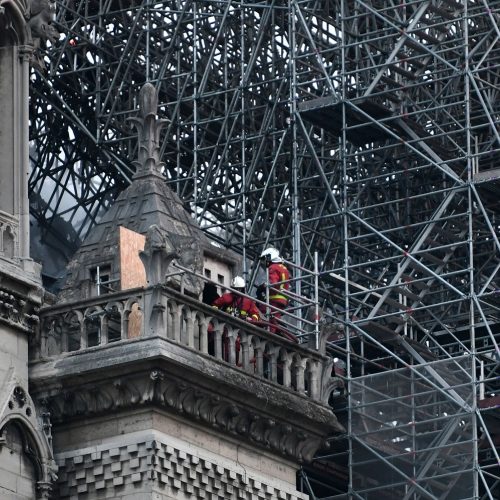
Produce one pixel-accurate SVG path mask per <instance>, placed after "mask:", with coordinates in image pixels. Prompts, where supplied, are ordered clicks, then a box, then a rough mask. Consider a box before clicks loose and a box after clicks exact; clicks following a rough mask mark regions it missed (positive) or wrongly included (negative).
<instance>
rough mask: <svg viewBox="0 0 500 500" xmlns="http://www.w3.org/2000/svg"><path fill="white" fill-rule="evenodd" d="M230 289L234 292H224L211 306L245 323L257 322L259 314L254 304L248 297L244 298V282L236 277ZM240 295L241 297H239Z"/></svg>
mask: <svg viewBox="0 0 500 500" xmlns="http://www.w3.org/2000/svg"><path fill="white" fill-rule="evenodd" d="M231 287H232V288H234V289H235V290H236V292H239V293H234V292H226V293H225V294H223V295H222V296H221V297H219V298H218V299H216V300H214V302H212V305H213V306H214V307H215V308H217V309H220V310H222V311H224V312H226V313H228V314H232V315H233V316H236V317H238V318H241V319H246V320H247V321H259V320H260V312H259V309H258V308H257V306H256V305H255V302H254V301H253V300H252V299H250V298H249V297H245V296H244V295H242V294H244V293H245V280H244V279H243V278H242V277H241V276H236V277H235V278H234V279H233V281H232V282H231ZM240 294H241V295H240Z"/></svg>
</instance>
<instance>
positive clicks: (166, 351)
mask: <svg viewBox="0 0 500 500" xmlns="http://www.w3.org/2000/svg"><path fill="white" fill-rule="evenodd" d="M123 373H127V374H130V375H127V376H123ZM174 374H175V375H174ZM30 381H31V382H32V384H33V385H32V394H34V395H35V396H34V397H35V398H36V399H37V400H38V401H42V402H43V404H44V405H45V406H46V407H47V408H48V410H49V411H50V413H51V416H52V418H53V419H54V421H56V422H57V421H64V422H68V421H70V420H71V419H75V418H80V417H86V418H87V417H89V416H90V415H98V414H102V413H106V412H109V411H111V410H112V411H117V410H121V409H126V408H133V407H140V406H144V405H154V406H157V407H158V408H161V409H163V410H166V411H169V412H173V413H175V414H178V415H182V416H185V417H188V418H189V419H192V420H194V421H197V422H200V423H201V424H203V425H206V426H209V427H211V428H213V429H217V430H219V431H221V432H224V433H229V434H232V435H237V436H238V437H239V438H240V439H246V440H248V441H249V442H251V443H253V444H257V445H259V446H263V447H266V448H268V449H271V450H272V451H273V452H275V453H279V454H282V455H284V456H287V457H288V458H289V459H294V460H297V461H308V460H310V459H311V458H312V456H313V454H314V453H315V452H316V450H317V449H318V448H320V447H321V446H322V445H323V443H324V440H325V439H326V437H328V436H329V435H331V434H332V433H336V432H337V433H338V432H342V431H343V430H344V429H343V428H342V426H341V425H340V424H339V423H338V421H337V419H336V417H335V415H334V414H333V412H332V411H331V409H330V408H328V407H326V406H325V405H323V404H321V403H319V402H317V401H313V400H311V399H310V398H308V397H307V396H304V395H301V394H298V393H296V392H294V391H292V390H290V389H286V388H283V387H280V386H277V385H275V384H273V383H271V382H269V381H266V380H262V379H260V378H258V377H256V376H254V375H252V374H249V373H246V372H244V371H242V370H241V369H238V368H234V367H232V366H228V365H227V364H225V363H223V362H218V361H216V360H214V359H212V358H210V357H208V356H204V355H202V354H200V353H198V352H196V351H193V350H191V349H186V348H185V347H183V346H179V345H176V344H175V343H173V342H169V341H168V339H164V338H159V337H149V338H147V339H137V340H135V341H127V342H125V343H115V344H110V345H108V346H107V347H106V348H99V349H88V350H86V351H85V352H81V353H70V354H68V355H66V356H65V357H63V358H58V359H57V360H51V361H45V362H40V363H33V364H32V365H31V367H30Z"/></svg>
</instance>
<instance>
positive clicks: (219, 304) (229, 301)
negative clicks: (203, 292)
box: [212, 276, 260, 366]
mask: <svg viewBox="0 0 500 500" xmlns="http://www.w3.org/2000/svg"><path fill="white" fill-rule="evenodd" d="M231 287H232V288H234V289H235V291H236V292H237V293H234V292H226V293H224V294H223V295H222V296H220V297H219V298H218V299H216V300H214V302H213V303H212V305H213V306H214V307H215V308H216V309H220V310H222V311H224V312H226V313H228V314H231V315H233V316H236V317H238V318H241V319H245V320H247V321H259V320H260V312H259V309H258V308H257V306H256V305H255V302H254V301H253V300H252V299H250V298H249V297H245V296H244V295H242V294H244V293H245V280H244V279H243V278H242V277H241V276H236V277H235V278H234V279H233V281H232V282H231ZM238 292H239V293H238ZM222 341H223V353H222V355H223V358H224V360H225V361H228V359H229V339H228V336H227V331H224V334H223V337H222ZM240 345H241V339H240V336H239V335H238V336H237V337H236V341H235V346H234V347H235V350H236V365H237V366H241V363H240Z"/></svg>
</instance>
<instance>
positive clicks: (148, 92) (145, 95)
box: [129, 83, 168, 178]
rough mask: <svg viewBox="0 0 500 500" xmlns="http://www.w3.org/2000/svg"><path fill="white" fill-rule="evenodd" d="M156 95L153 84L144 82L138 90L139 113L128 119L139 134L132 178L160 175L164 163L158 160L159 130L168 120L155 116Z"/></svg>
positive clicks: (156, 106)
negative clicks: (137, 151)
mask: <svg viewBox="0 0 500 500" xmlns="http://www.w3.org/2000/svg"><path fill="white" fill-rule="evenodd" d="M157 110H158V96H157V93H156V89H155V87H154V85H152V84H151V83H146V84H145V85H144V86H143V87H142V89H141V91H140V92H139V115H138V116H137V117H134V118H129V120H130V121H131V122H132V123H133V124H134V125H135V127H136V128H137V132H138V135H139V157H138V159H137V161H135V162H134V164H135V165H136V167H137V170H136V174H135V176H134V178H137V177H140V176H143V175H149V174H155V175H161V170H162V168H163V165H164V163H163V162H161V161H160V132H161V129H162V128H163V127H164V125H165V123H167V122H168V120H165V119H163V120H159V119H158V118H157V115H156V113H157Z"/></svg>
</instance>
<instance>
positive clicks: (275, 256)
mask: <svg viewBox="0 0 500 500" xmlns="http://www.w3.org/2000/svg"><path fill="white" fill-rule="evenodd" d="M260 258H261V259H264V258H265V259H267V260H269V261H271V262H283V259H282V258H281V257H280V253H279V252H278V250H276V248H272V247H270V248H266V249H265V250H264V251H263V252H262V253H261V254H260Z"/></svg>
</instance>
